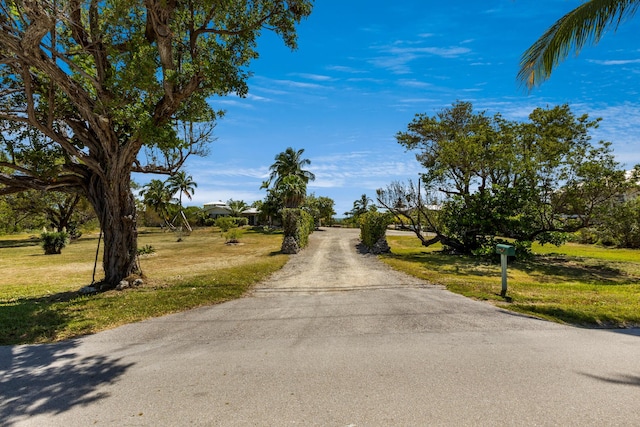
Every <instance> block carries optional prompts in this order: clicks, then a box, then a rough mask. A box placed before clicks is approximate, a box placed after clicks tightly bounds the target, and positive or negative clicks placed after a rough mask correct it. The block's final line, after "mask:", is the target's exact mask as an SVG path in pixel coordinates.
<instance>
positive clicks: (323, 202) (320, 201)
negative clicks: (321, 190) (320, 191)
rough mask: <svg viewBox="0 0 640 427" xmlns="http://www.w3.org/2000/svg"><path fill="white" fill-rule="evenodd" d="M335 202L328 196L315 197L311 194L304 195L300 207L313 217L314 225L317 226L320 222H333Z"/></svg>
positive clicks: (328, 223)
mask: <svg viewBox="0 0 640 427" xmlns="http://www.w3.org/2000/svg"><path fill="white" fill-rule="evenodd" d="M334 205H335V202H334V201H333V199H331V198H329V197H324V196H320V197H316V195H315V194H311V195H309V196H307V197H306V199H305V200H304V203H303V204H302V209H303V210H305V211H306V212H308V213H309V214H310V215H311V216H312V217H313V222H314V224H315V227H316V228H318V227H320V226H321V225H322V224H324V225H328V226H331V225H333V223H334V220H333V216H334V215H335V214H336V212H335V211H334V209H333V206H334Z"/></svg>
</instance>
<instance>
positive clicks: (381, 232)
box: [360, 211, 391, 250]
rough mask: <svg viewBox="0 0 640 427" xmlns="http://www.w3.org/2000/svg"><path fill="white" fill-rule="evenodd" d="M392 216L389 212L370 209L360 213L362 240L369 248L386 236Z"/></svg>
mask: <svg viewBox="0 0 640 427" xmlns="http://www.w3.org/2000/svg"><path fill="white" fill-rule="evenodd" d="M390 223H391V217H390V215H389V214H387V213H380V212H373V211H369V212H366V213H364V214H362V215H360V240H361V241H362V244H363V245H364V246H365V247H366V248H367V249H369V250H371V249H372V248H373V246H374V245H375V244H376V243H377V242H378V240H380V239H381V238H383V237H385V234H386V232H387V226H388V225H389V224H390Z"/></svg>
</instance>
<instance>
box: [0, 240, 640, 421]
mask: <svg viewBox="0 0 640 427" xmlns="http://www.w3.org/2000/svg"><path fill="white" fill-rule="evenodd" d="M356 238H357V233H355V232H353V231H349V230H326V231H323V232H318V233H314V235H313V236H312V241H311V246H310V247H309V248H308V249H306V250H305V251H304V252H303V253H301V254H298V255H295V256H293V257H292V259H291V261H290V262H289V263H288V264H287V266H285V268H284V269H283V270H282V271H281V272H279V273H277V274H276V275H274V276H273V277H272V278H271V279H270V280H269V281H268V282H266V283H263V284H261V285H260V286H258V287H257V288H256V290H255V291H254V292H253V293H252V295H250V296H247V297H245V298H242V299H239V300H235V301H231V302H229V303H225V304H221V305H217V306H213V307H207V308H201V309H197V310H192V311H189V312H185V313H181V314H176V315H171V316H166V317H162V318H158V319H152V320H149V321H145V322H141V323H137V324H132V325H127V326H124V327H121V328H118V329H114V330H111V331H107V332H103V333H99V334H96V335H93V336H89V337H85V338H82V339H78V340H72V341H68V342H63V343H58V344H53V345H33V346H11V347H0V425H3V426H65V427H71V426H89V425H97V426H101V425H102V426H186V425H194V426H209V425H211V426H288V425H291V426H295V425H303V426H424V425H451V426H453V425H455V426H465V425H470V426H476V425H486V426H497V425H504V426H514V425H527V426H533V425H536V426H560V425H561V426H604V425H612V426H623V425H627V426H638V425H640V410H639V409H638V407H639V405H640V357H639V356H640V331H638V330H587V329H578V328H572V327H567V326H561V325H557V324H553V323H548V322H544V321H540V320H536V319H531V318H527V317H523V316H519V315H516V314H512V313H509V312H506V311H503V310H500V309H497V308H495V307H493V306H491V305H489V304H485V303H481V302H475V301H470V300H468V299H465V298H463V297H461V296H458V295H454V294H451V293H449V292H447V291H446V290H444V289H442V288H440V287H437V286H432V285H429V284H427V283H424V282H421V281H419V280H416V279H414V278H411V277H408V276H405V275H402V274H399V273H396V272H393V271H390V270H389V269H388V268H386V267H385V266H383V265H382V264H381V263H379V262H378V261H377V260H376V259H375V257H372V256H369V255H362V254H359V253H357V251H356V249H355V244H356ZM327 272H328V273H327ZM496 280H499V278H497V279H496Z"/></svg>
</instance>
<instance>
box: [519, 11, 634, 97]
mask: <svg viewBox="0 0 640 427" xmlns="http://www.w3.org/2000/svg"><path fill="white" fill-rule="evenodd" d="M638 6H640V0H589V1H587V2H585V3H584V4H582V5H580V6H578V7H576V8H575V9H573V10H572V11H571V12H569V13H567V14H566V15H564V16H563V17H562V18H560V19H559V20H558V21H557V22H556V23H555V24H553V25H552V26H551V27H550V28H549V29H548V30H547V31H546V32H545V33H544V34H543V35H542V37H540V38H539V39H538V40H537V41H536V42H535V43H534V44H533V45H531V47H529V49H527V50H526V51H525V53H524V54H523V55H522V59H521V60H520V72H519V73H518V80H520V81H521V82H522V83H524V84H525V85H526V86H527V87H528V88H529V89H531V88H532V87H534V86H537V85H539V84H540V83H542V82H543V81H544V80H546V79H548V78H549V76H551V72H552V71H553V69H554V68H555V67H556V66H557V65H558V64H559V63H560V62H561V61H563V60H564V59H566V58H567V56H569V54H570V53H571V52H572V51H575V52H576V53H578V52H580V50H581V49H582V48H583V47H584V46H585V45H586V44H596V43H598V42H599V41H600V38H601V37H602V36H603V34H604V33H605V31H606V30H607V29H609V28H610V27H613V29H614V30H616V29H617V28H618V26H619V25H620V24H621V23H622V22H623V21H624V20H625V19H627V18H631V17H632V16H633V15H634V14H635V13H636V11H637V10H638Z"/></svg>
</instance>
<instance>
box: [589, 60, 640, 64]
mask: <svg viewBox="0 0 640 427" xmlns="http://www.w3.org/2000/svg"><path fill="white" fill-rule="evenodd" d="M588 62H591V63H592V64H598V65H628V64H640V59H608V60H599V59H589V60H588Z"/></svg>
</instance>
